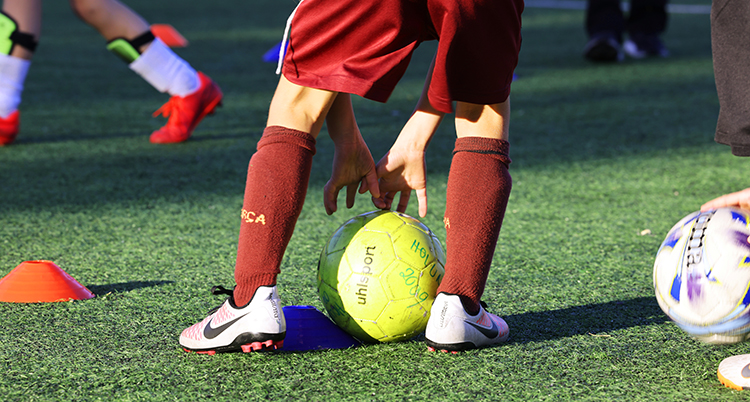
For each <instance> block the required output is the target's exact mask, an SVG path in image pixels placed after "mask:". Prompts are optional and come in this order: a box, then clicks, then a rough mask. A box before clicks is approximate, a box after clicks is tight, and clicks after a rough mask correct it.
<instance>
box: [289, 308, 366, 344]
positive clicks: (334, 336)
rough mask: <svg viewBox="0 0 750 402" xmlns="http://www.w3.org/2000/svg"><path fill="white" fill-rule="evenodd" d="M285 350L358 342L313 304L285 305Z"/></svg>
mask: <svg viewBox="0 0 750 402" xmlns="http://www.w3.org/2000/svg"><path fill="white" fill-rule="evenodd" d="M284 317H285V318H286V337H285V338H284V349H283V350H285V351H303V350H322V349H345V348H351V347H354V346H359V345H360V343H359V341H357V340H356V339H354V338H353V337H352V336H351V335H349V334H347V333H346V332H344V330H343V329H341V328H339V327H338V326H337V325H336V324H334V323H333V321H331V320H330V319H329V318H328V317H327V316H326V315H325V314H323V313H322V312H320V311H318V309H316V308H315V307H313V306H285V307H284Z"/></svg>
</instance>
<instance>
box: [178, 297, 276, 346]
mask: <svg viewBox="0 0 750 402" xmlns="http://www.w3.org/2000/svg"><path fill="white" fill-rule="evenodd" d="M213 292H214V294H218V293H226V294H229V295H230V297H229V299H227V300H226V301H225V302H224V303H223V304H222V305H221V307H219V308H218V310H216V311H215V312H213V313H211V314H210V315H209V316H208V317H206V318H205V319H204V320H203V321H201V322H199V323H197V324H195V325H193V326H191V327H189V328H186V329H185V330H184V331H182V334H181V335H180V345H182V347H183V349H185V351H186V352H197V353H205V354H210V355H212V354H215V353H217V352H232V351H240V350H241V351H243V352H245V353H247V352H252V351H255V350H264V349H271V350H272V349H278V348H281V347H282V346H283V345H284V336H285V335H286V321H285V320H284V312H283V311H282V309H281V300H280V299H279V294H278V292H277V291H276V286H273V287H270V286H261V287H259V288H258V290H256V291H255V295H253V298H252V300H250V303H248V304H247V306H245V307H243V308H238V307H237V306H236V305H235V304H234V297H231V294H232V291H230V290H226V289H223V288H220V290H218V291H216V290H214V291H213Z"/></svg>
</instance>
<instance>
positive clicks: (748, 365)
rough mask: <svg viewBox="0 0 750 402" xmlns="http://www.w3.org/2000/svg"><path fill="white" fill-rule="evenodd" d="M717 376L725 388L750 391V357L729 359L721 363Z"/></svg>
mask: <svg viewBox="0 0 750 402" xmlns="http://www.w3.org/2000/svg"><path fill="white" fill-rule="evenodd" d="M716 375H717V376H718V377H719V381H721V383H722V384H724V386H725V387H729V388H732V389H736V390H738V391H742V390H745V389H750V355H737V356H732V357H727V358H726V359H724V360H722V361H721V363H719V369H718V370H716Z"/></svg>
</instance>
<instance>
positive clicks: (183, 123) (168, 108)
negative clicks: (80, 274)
mask: <svg viewBox="0 0 750 402" xmlns="http://www.w3.org/2000/svg"><path fill="white" fill-rule="evenodd" d="M198 78H199V79H200V82H201V86H200V87H199V88H198V90H197V91H195V92H193V93H192V94H190V95H188V96H185V97H180V96H173V97H171V98H169V101H167V103H165V104H164V105H163V106H162V107H160V108H159V110H157V111H156V112H154V117H156V116H158V115H160V114H161V115H163V116H164V117H168V118H169V120H167V124H166V125H165V126H164V127H162V128H160V129H158V130H156V131H154V132H153V134H151V138H150V140H151V142H152V143H154V144H173V143H176V142H183V141H185V140H187V139H188V138H189V137H190V134H192V133H193V129H195V126H197V125H198V123H200V121H201V120H203V118H204V117H206V115H209V114H213V112H214V110H215V109H216V107H217V106H220V105H221V99H222V98H223V97H224V94H222V93H221V89H220V88H219V86H218V85H216V83H215V82H213V80H211V78H208V76H206V75H205V74H203V73H201V72H198Z"/></svg>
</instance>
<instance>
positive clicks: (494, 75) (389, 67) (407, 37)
mask: <svg viewBox="0 0 750 402" xmlns="http://www.w3.org/2000/svg"><path fill="white" fill-rule="evenodd" d="M523 7H524V6H523V0H304V1H303V2H302V3H301V4H300V5H299V7H298V9H297V11H296V13H295V15H294V18H293V20H292V25H291V33H290V36H289V47H288V50H287V54H286V57H285V59H284V67H283V70H282V71H283V73H284V77H286V78H287V79H288V80H289V81H291V82H293V83H295V84H297V85H302V86H306V87H312V88H318V89H326V90H330V91H336V92H345V93H353V94H357V95H360V96H363V97H365V98H368V99H372V100H376V101H379V102H385V101H386V100H388V97H389V96H390V95H391V92H393V88H394V87H395V86H396V83H397V82H398V81H399V79H401V77H402V76H403V74H404V71H406V67H407V66H408V64H409V60H410V59H411V55H412V52H413V51H414V49H416V47H417V46H419V44H420V43H421V42H423V41H427V40H433V39H437V40H438V49H437V54H436V56H435V57H436V58H435V69H434V72H433V75H432V81H431V83H430V90H429V99H430V103H431V104H432V105H433V106H434V107H435V108H436V109H438V110H440V111H442V112H446V113H450V112H452V103H451V102H452V101H462V102H468V103H476V104H493V103H500V102H503V101H505V100H506V99H507V97H508V95H509V94H510V84H511V81H512V80H513V70H514V69H515V67H516V64H517V63H518V52H519V50H520V48H521V12H522V11H523Z"/></svg>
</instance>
